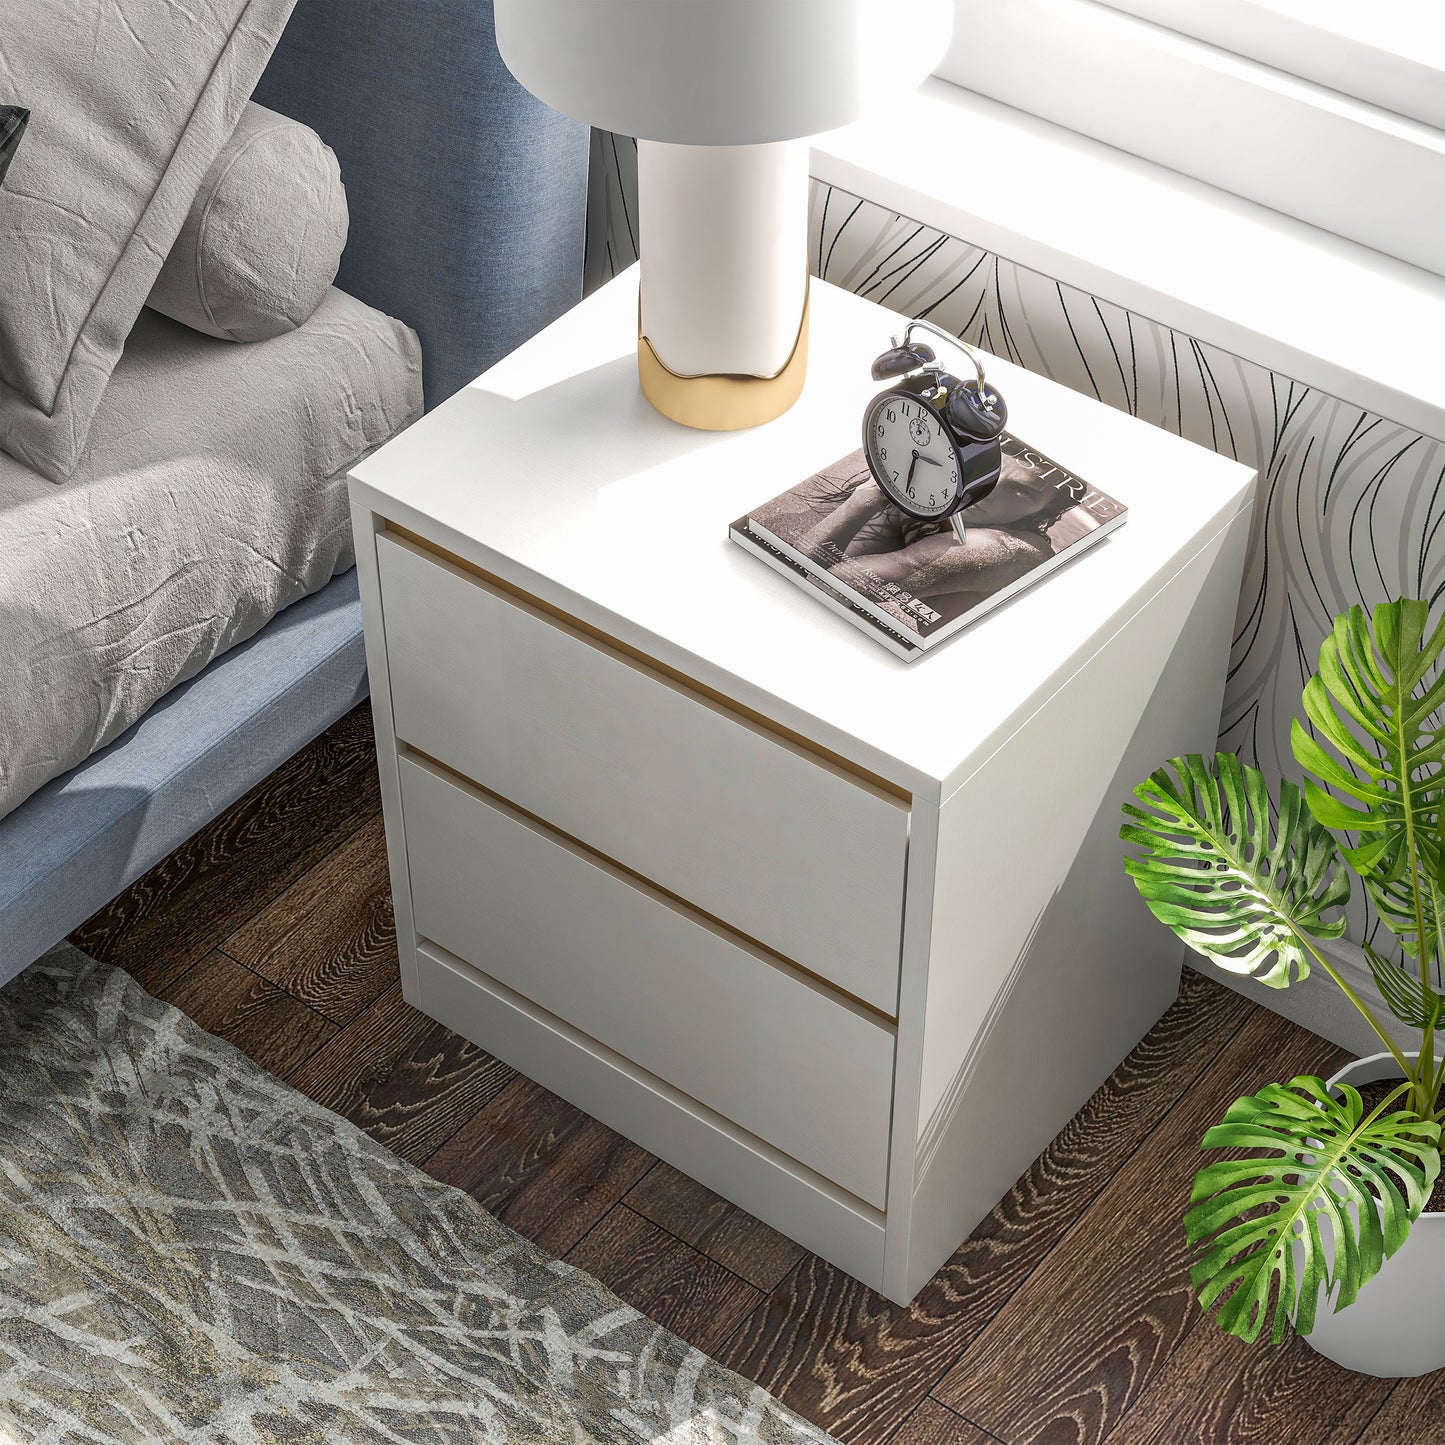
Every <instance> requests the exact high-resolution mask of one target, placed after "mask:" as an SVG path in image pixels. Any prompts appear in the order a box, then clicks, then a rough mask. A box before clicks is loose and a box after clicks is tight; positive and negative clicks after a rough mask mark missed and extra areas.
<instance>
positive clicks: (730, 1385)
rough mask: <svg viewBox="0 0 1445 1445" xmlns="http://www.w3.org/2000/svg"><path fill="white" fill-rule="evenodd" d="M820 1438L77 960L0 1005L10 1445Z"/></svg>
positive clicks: (0, 1410)
mask: <svg viewBox="0 0 1445 1445" xmlns="http://www.w3.org/2000/svg"><path fill="white" fill-rule="evenodd" d="M827 1439H828V1437H827V1436H825V1435H823V1434H822V1433H821V1432H819V1431H817V1430H815V1429H813V1428H812V1427H811V1426H809V1425H806V1424H804V1423H803V1422H802V1421H800V1420H799V1419H798V1418H797V1417H796V1416H794V1415H793V1414H791V1412H789V1411H788V1410H786V1409H785V1408H784V1407H783V1406H781V1405H780V1404H778V1402H777V1401H775V1400H773V1399H772V1398H771V1397H770V1396H769V1395H767V1394H766V1393H765V1392H764V1391H762V1390H760V1389H758V1388H757V1387H755V1386H753V1385H751V1384H749V1383H748V1382H747V1381H745V1380H743V1379H741V1378H740V1377H738V1376H737V1375H734V1374H732V1373H730V1372H729V1371H726V1370H724V1369H723V1368H722V1367H721V1366H720V1365H717V1364H715V1363H714V1362H713V1361H711V1360H709V1359H708V1358H707V1357H706V1356H704V1355H701V1354H699V1353H698V1352H697V1351H696V1350H694V1349H692V1348H691V1347H690V1346H689V1345H687V1344H685V1343H684V1342H683V1341H681V1340H679V1339H678V1338H677V1337H676V1336H674V1335H672V1334H670V1333H669V1332H668V1331H666V1330H664V1329H662V1328H661V1327H660V1326H658V1325H655V1324H653V1323H652V1322H651V1321H649V1320H647V1319H645V1318H644V1317H642V1316H641V1315H639V1314H638V1313H637V1312H636V1311H635V1310H633V1309H631V1308H630V1307H629V1306H627V1305H625V1304H623V1303H622V1302H621V1301H620V1300H619V1299H618V1298H617V1297H616V1296H615V1295H613V1294H611V1293H610V1292H609V1291H608V1290H606V1289H605V1288H604V1287H603V1286H602V1285H600V1284H599V1283H598V1282H597V1281H596V1280H593V1279H591V1278H589V1277H588V1276H586V1275H584V1274H581V1273H579V1272H578V1271H576V1270H574V1269H572V1268H570V1267H569V1266H567V1265H564V1264H561V1263H559V1262H558V1261H557V1260H554V1259H551V1258H549V1257H548V1256H547V1255H545V1254H543V1253H542V1252H541V1251H539V1250H537V1249H536V1248H534V1247H533V1246H532V1245H531V1244H529V1243H527V1242H526V1241H525V1240H523V1239H521V1238H519V1237H518V1236H517V1235H515V1234H513V1233H512V1232H511V1231H510V1230H508V1229H506V1228H504V1227H503V1226H502V1225H500V1224H498V1223H497V1221H496V1220H494V1219H493V1218H491V1216H490V1215H488V1214H487V1213H485V1212H484V1211H483V1210H482V1209H481V1208H480V1207H478V1206H477V1205H476V1204H475V1203H474V1202H473V1201H472V1200H471V1199H469V1198H468V1197H467V1196H466V1195H464V1194H461V1193H459V1192H458V1191H456V1190H454V1189H451V1188H448V1187H446V1186H445V1185H441V1184H438V1183H436V1182H435V1181H433V1180H431V1179H428V1178H427V1177H426V1176H425V1175H424V1174H422V1173H420V1172H419V1171H418V1170H416V1169H414V1168H412V1167H411V1166H410V1165H409V1164H406V1163H405V1162H403V1161H402V1160H400V1159H398V1158H396V1157H395V1156H394V1155H393V1154H391V1153H389V1152H388V1151H387V1150H386V1149H384V1148H382V1147H381V1146H380V1145H378V1144H376V1143H374V1142H373V1141H372V1140H371V1139H369V1138H368V1137H367V1136H366V1135H365V1134H363V1133H362V1132H361V1131H360V1130H358V1129H356V1128H354V1127H353V1126H352V1125H350V1124H348V1123H346V1122H345V1121H344V1120H342V1119H340V1118H338V1117H337V1116H336V1115H335V1114H332V1113H330V1112H329V1111H328V1110H326V1109H323V1108H321V1107H320V1106H319V1105H316V1104H313V1103H311V1102H310V1100H308V1099H306V1098H303V1097H302V1096H301V1095H300V1094H298V1093H296V1092H295V1091H294V1090H292V1089H289V1088H287V1087H286V1086H285V1085H284V1084H282V1083H280V1082H279V1081H277V1080H276V1079H274V1078H272V1077H271V1076H270V1075H269V1074H267V1073H265V1072H264V1071H263V1070H262V1069H260V1068H259V1067H257V1066H256V1065H255V1064H253V1063H251V1061H250V1060H249V1059H247V1058H246V1057H245V1056H244V1055H243V1054H241V1053H239V1052H238V1051H237V1050H236V1049H234V1048H232V1047H231V1046H230V1045H229V1044H226V1043H223V1042H221V1041H220V1040H219V1039H215V1038H212V1037H211V1036H210V1035H209V1034H206V1033H203V1032H202V1031H201V1030H200V1029H198V1028H197V1027H196V1026H195V1025H194V1024H192V1023H191V1022H190V1021H189V1020H188V1019H187V1018H185V1017H184V1015H182V1014H181V1013H179V1012H178V1011H177V1010H175V1009H174V1008H171V1007H170V1006H169V1005H168V1004H163V1003H161V1002H159V1001H158V1000H156V999H153V998H151V997H150V996H149V995H148V994H147V993H145V992H144V991H143V990H142V989H141V988H140V987H138V986H137V985H136V984H135V983H133V982H132V981H131V980H130V978H129V977H128V976H127V975H126V974H124V973H120V972H118V971H116V970H113V969H109V968H106V967H105V966H103V965H101V964H99V963H96V962H94V961H93V960H92V959H89V958H87V957H86V956H85V955H84V954H82V953H80V952H78V951H77V950H75V949H73V948H70V947H68V946H62V947H61V948H58V949H56V950H54V951H53V952H51V953H50V954H49V955H47V956H46V957H45V958H44V959H42V960H41V961H40V962H39V963H37V964H35V965H33V966H32V967H31V968H30V969H29V970H27V971H26V972H25V973H24V974H22V975H21V976H20V977H19V978H18V979H16V980H15V981H14V982H13V983H11V984H9V985H7V986H6V987H5V988H4V989H3V990H0V1441H5V1442H6V1445H39V1442H45V1445H70V1442H86V1445H110V1442H125V1445H132V1442H139V1441H144V1442H153V1441H164V1442H167V1445H170V1442H176V1441H215V1442H220V1441H227V1442H230V1441H237V1442H243V1445H270V1442H283V1441H284V1442H287V1445H299V1442H312V1441H315V1442H322V1441H325V1442H327V1445H353V1442H355V1445H370V1442H373V1441H375V1442H397V1441H407V1442H413V1441H425V1442H429V1445H430V1442H437V1445H441V1442H453V1441H455V1442H462V1441H465V1442H468V1445H471V1442H477V1441H505V1442H509V1445H511V1442H528V1445H531V1442H536V1445H584V1442H588V1445H590V1442H594V1441H597V1442H612V1441H619V1442H632V1441H638V1442H648V1445H703V1442H707V1445H722V1442H728V1445H734V1442H750V1441H758V1442H768V1445H773V1442H790V1445H792V1442H811V1445H818V1442H824V1441H826V1440H827Z"/></svg>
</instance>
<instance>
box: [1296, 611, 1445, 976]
mask: <svg viewBox="0 0 1445 1445" xmlns="http://www.w3.org/2000/svg"><path fill="white" fill-rule="evenodd" d="M1429 618H1430V606H1429V604H1428V603H1426V602H1421V601H1418V600H1414V599H1409V598H1407V599H1405V600H1403V601H1399V602H1389V603H1383V604H1382V605H1380V606H1379V607H1376V608H1375V610H1374V614H1373V618H1372V620H1371V621H1370V622H1367V621H1366V618H1365V611H1364V609H1363V608H1362V607H1352V608H1350V610H1349V611H1348V612H1346V613H1344V614H1342V615H1341V616H1340V617H1337V618H1336V619H1335V625H1334V630H1333V631H1332V632H1331V633H1330V635H1329V636H1328V637H1327V638H1326V639H1325V641H1324V643H1323V644H1322V645H1321V647H1320V663H1319V671H1318V672H1317V673H1316V674H1315V676H1314V677H1312V678H1311V679H1310V680H1309V682H1308V683H1307V684H1306V685H1305V690H1304V699H1303V701H1304V710H1305V715H1306V716H1307V717H1308V718H1309V720H1310V723H1311V724H1312V725H1313V729H1314V733H1315V736H1311V734H1310V732H1309V731H1308V730H1306V728H1305V727H1304V726H1303V724H1302V723H1301V722H1300V721H1299V719H1298V718H1296V719H1295V721H1294V726H1293V728H1292V730H1291V734H1290V741H1291V744H1292V746H1293V749H1294V755H1295V761H1296V762H1298V763H1299V765H1300V766H1301V767H1302V768H1304V769H1305V771H1306V772H1308V773H1310V774H1312V777H1311V779H1310V780H1309V781H1307V782H1306V784H1305V799H1306V801H1307V802H1308V804H1309V808H1310V812H1311V813H1312V814H1313V816H1314V817H1315V819H1316V820H1317V821H1318V822H1320V823H1323V824H1324V825H1325V827H1327V828H1333V829H1335V830H1337V831H1340V832H1344V833H1351V834H1354V835H1355V837H1356V838H1357V839H1358V842H1356V843H1355V844H1354V845H1353V846H1350V847H1346V848H1345V849H1344V854H1345V857H1346V859H1347V860H1348V861H1349V864H1350V866H1351V867H1352V868H1353V869H1354V870H1355V871H1356V872H1357V873H1358V874H1359V875H1360V876H1361V878H1362V879H1363V880H1364V883H1365V888H1366V890H1367V891H1368V893H1369V895H1370V898H1371V900H1372V901H1373V902H1374V904H1375V908H1376V911H1377V912H1378V913H1379V915H1380V918H1381V920H1382V921H1383V922H1384V924H1385V926H1386V927H1387V928H1388V929H1389V930H1390V931H1391V932H1392V933H1393V934H1394V935H1395V936H1396V937H1397V938H1398V939H1399V940H1400V943H1401V946H1402V947H1403V948H1404V950H1405V952H1406V953H1407V954H1409V955H1410V956H1411V957H1418V956H1419V953H1420V947H1421V944H1420V938H1419V935H1420V934H1421V933H1422V932H1423V933H1424V935H1425V949H1426V953H1427V956H1428V954H1429V953H1430V952H1432V951H1433V950H1434V948H1435V945H1436V942H1437V939H1438V936H1439V928H1440V925H1441V922H1442V917H1445V914H1442V888H1441V874H1442V869H1445V856H1442V849H1441V836H1440V827H1441V805H1442V799H1445V771H1442V767H1441V760H1442V758H1445V732H1442V731H1441V729H1440V728H1439V727H1438V725H1437V720H1436V717H1435V713H1436V710H1437V709H1438V708H1439V707H1440V705H1441V704H1442V702H1445V676H1437V675H1435V674H1436V664H1437V663H1438V661H1439V659H1440V655H1441V652H1442V650H1445V618H1442V619H1441V621H1440V623H1439V625H1438V626H1436V628H1435V629H1434V631H1433V632H1430V633H1429V634H1428V635H1427V632H1426V629H1427V627H1428V625H1429ZM1326 745H1328V746H1326ZM1331 749H1332V750H1333V751H1331ZM1326 789H1328V790H1329V791H1326ZM1344 799H1352V800H1353V803H1354V804H1358V806H1354V805H1353V804H1352V803H1349V802H1346V801H1344Z"/></svg>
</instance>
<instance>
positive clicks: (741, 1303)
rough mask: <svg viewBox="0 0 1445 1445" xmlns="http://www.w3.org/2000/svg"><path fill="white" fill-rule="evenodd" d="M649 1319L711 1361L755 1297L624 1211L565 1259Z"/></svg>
mask: <svg viewBox="0 0 1445 1445" xmlns="http://www.w3.org/2000/svg"><path fill="white" fill-rule="evenodd" d="M567 1262H568V1263H569V1264H574V1265H576V1266H577V1268H578V1269H582V1270H586V1271H587V1273H588V1274H590V1275H593V1276H594V1277H595V1278H597V1279H600V1280H601V1281H602V1283H603V1284H605V1285H606V1286H607V1287H608V1288H609V1289H611V1290H614V1291H615V1292H616V1293H617V1294H618V1295H620V1296H621V1297H622V1298H623V1299H625V1300H626V1301H627V1303H628V1304H630V1305H631V1306H632V1307H633V1308H634V1309H638V1310H641V1311H642V1313H643V1314H645V1315H646V1316H647V1317H648V1318H649V1319H653V1320H656V1321H657V1323H658V1324H660V1325H662V1326H663V1327H664V1328H665V1329H669V1330H671V1331H672V1332H673V1333H674V1334H676V1335H680V1336H681V1337H682V1338H683V1339H685V1340H686V1341H687V1342H688V1344H690V1345H693V1346H694V1347H695V1348H697V1349H699V1350H701V1351H702V1352H703V1353H704V1354H709V1355H710V1354H712V1352H713V1351H714V1350H716V1349H717V1348H718V1346H719V1345H720V1344H722V1342H723V1341H724V1340H725V1339H726V1338H727V1337H728V1335H729V1333H731V1331H732V1329H733V1327H734V1326H735V1325H736V1324H737V1322H738V1321H739V1320H740V1319H741V1318H742V1317H743V1316H744V1315H745V1314H746V1313H747V1312H748V1310H749V1309H751V1308H752V1307H753V1306H754V1305H755V1304H756V1303H757V1302H758V1300H760V1299H761V1298H762V1294H761V1292H760V1291H758V1290H756V1289H754V1288H753V1287H752V1285H750V1284H748V1283H747V1282H746V1281H744V1280H741V1279H739V1278H738V1277H737V1275H735V1274H733V1273H732V1272H731V1271H730V1270H726V1269H724V1268H723V1267H722V1266H721V1265H720V1264H717V1263H716V1262H714V1261H713V1260H710V1259H708V1258H706V1257H705V1256H704V1255H701V1254H699V1253H698V1252H697V1250H695V1249H693V1248H692V1246H691V1245H688V1244H684V1243H683V1242H682V1241H681V1240H680V1239H677V1238H676V1237H675V1236H673V1235H671V1234H669V1233H668V1232H667V1231H666V1230H664V1229H659V1228H658V1227H657V1226H656V1225H655V1224H652V1223H651V1222H650V1221H648V1220H646V1219H644V1218H643V1217H642V1216H641V1215H640V1214H636V1213H634V1212H633V1211H632V1210H630V1209H629V1208H628V1207H627V1206H626V1205H625V1204H619V1205H618V1206H617V1207H616V1208H615V1209H611V1210H609V1211H608V1213H607V1214H606V1215H605V1216H604V1217H603V1219H602V1221H601V1223H600V1224H598V1225H597V1227H596V1228H595V1229H593V1230H592V1231H591V1232H590V1233H589V1234H588V1235H587V1236H586V1237H585V1238H584V1239H583V1240H582V1241H581V1242H580V1243H579V1244H578V1245H577V1246H576V1247H575V1248H574V1249H572V1251H571V1252H570V1253H569V1254H568V1255H567Z"/></svg>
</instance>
